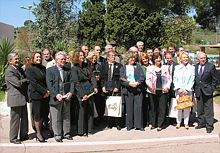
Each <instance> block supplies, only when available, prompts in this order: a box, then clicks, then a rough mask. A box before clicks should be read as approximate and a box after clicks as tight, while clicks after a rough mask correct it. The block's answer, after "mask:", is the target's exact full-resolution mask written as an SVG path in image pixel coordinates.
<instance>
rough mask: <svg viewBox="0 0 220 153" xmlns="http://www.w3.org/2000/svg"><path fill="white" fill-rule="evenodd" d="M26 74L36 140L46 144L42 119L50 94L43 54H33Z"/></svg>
mask: <svg viewBox="0 0 220 153" xmlns="http://www.w3.org/2000/svg"><path fill="white" fill-rule="evenodd" d="M25 74H26V76H27V79H28V80H30V84H29V99H30V102H31V103H32V113H33V119H34V124H35V127H36V140H38V141H39V142H45V140H44V138H43V136H42V133H41V127H42V119H43V117H44V110H45V109H44V108H43V107H47V105H48V103H49V101H48V97H49V95H50V94H49V91H48V89H47V85H46V68H45V67H44V66H43V65H42V54H41V52H32V55H31V66H30V67H29V68H27V69H26V71H25Z"/></svg>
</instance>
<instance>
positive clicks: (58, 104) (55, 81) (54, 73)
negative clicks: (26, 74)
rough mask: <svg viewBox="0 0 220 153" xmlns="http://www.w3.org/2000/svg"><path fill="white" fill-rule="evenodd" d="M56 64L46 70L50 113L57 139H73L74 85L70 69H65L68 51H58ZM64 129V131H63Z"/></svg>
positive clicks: (60, 140)
mask: <svg viewBox="0 0 220 153" xmlns="http://www.w3.org/2000/svg"><path fill="white" fill-rule="evenodd" d="M55 61H56V65H55V66H52V67H50V68H48V69H47V70H46V82H47V87H48V89H49V91H50V113H51V119H52V129H53V132H54V136H55V140H56V141H57V142H63V140H62V139H63V138H65V139H67V140H72V137H71V135H70V102H71V98H72V95H73V92H74V85H73V81H71V80H72V77H71V73H70V71H69V69H65V67H64V65H65V63H66V53H65V52H57V53H56V55H55ZM62 131H63V132H62Z"/></svg>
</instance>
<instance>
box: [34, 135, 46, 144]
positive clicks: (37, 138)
mask: <svg viewBox="0 0 220 153" xmlns="http://www.w3.org/2000/svg"><path fill="white" fill-rule="evenodd" d="M36 141H39V142H40V143H42V142H47V141H46V140H45V139H44V138H41V139H40V138H39V137H37V136H36Z"/></svg>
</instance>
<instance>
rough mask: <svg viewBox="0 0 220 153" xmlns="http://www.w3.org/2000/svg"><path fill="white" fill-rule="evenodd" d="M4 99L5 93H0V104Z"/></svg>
mask: <svg viewBox="0 0 220 153" xmlns="http://www.w3.org/2000/svg"><path fill="white" fill-rule="evenodd" d="M4 97H5V92H4V91H0V102H1V101H3V100H4Z"/></svg>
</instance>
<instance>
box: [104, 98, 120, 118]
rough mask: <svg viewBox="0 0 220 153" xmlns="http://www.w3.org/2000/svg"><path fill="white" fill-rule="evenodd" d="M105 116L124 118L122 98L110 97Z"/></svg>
mask: <svg viewBox="0 0 220 153" xmlns="http://www.w3.org/2000/svg"><path fill="white" fill-rule="evenodd" d="M104 115H105V116H111V117H121V116H122V97H121V96H108V97H107V99H106V105H105V114H104Z"/></svg>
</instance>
